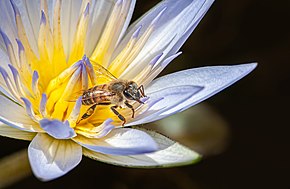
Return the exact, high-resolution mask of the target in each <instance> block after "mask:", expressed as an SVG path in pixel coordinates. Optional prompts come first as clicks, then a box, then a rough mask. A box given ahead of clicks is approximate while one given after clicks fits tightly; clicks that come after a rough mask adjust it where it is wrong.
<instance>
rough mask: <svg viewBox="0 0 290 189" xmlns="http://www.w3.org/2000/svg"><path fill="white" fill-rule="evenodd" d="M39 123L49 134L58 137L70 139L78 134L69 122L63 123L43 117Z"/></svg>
mask: <svg viewBox="0 0 290 189" xmlns="http://www.w3.org/2000/svg"><path fill="white" fill-rule="evenodd" d="M39 123H40V126H41V128H43V130H45V131H46V132H47V134H49V135H50V136H52V137H54V138H56V139H69V138H72V137H75V136H76V133H75V131H74V130H73V128H71V127H70V125H69V123H68V122H64V123H63V122H61V121H59V120H56V119H53V120H49V119H42V120H40V121H39Z"/></svg>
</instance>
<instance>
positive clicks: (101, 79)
mask: <svg viewBox="0 0 290 189" xmlns="http://www.w3.org/2000/svg"><path fill="white" fill-rule="evenodd" d="M93 67H94V71H95V74H96V77H97V83H98V84H102V83H108V82H110V81H113V80H116V79H117V78H116V77H115V76H114V75H113V74H111V73H110V72H109V71H108V70H107V69H106V68H104V67H103V66H101V65H100V64H97V63H94V64H93Z"/></svg>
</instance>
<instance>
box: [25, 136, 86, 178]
mask: <svg viewBox="0 0 290 189" xmlns="http://www.w3.org/2000/svg"><path fill="white" fill-rule="evenodd" d="M28 157H29V161H30V164H31V168H32V171H33V173H34V175H35V176H36V177H37V178H39V179H40V180H42V181H49V180H52V179H56V178H58V177H60V176H63V175H64V174H66V173H67V172H69V171H70V170H72V169H73V168H74V167H76V166H77V165H78V164H79V163H80V161H81V159H82V148H81V146H79V145H78V144H76V143H75V142H73V141H71V140H56V139H54V138H52V137H50V136H49V135H47V134H40V133H39V134H37V135H36V137H35V138H34V139H33V140H32V142H31V143H30V145H29V147H28Z"/></svg>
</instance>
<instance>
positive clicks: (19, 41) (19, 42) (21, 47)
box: [15, 38, 24, 52]
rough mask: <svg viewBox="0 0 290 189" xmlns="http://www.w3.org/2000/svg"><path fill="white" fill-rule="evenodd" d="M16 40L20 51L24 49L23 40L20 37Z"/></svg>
mask: <svg viewBox="0 0 290 189" xmlns="http://www.w3.org/2000/svg"><path fill="white" fill-rule="evenodd" d="M15 40H16V43H17V45H18V51H19V52H21V51H24V46H23V44H22V42H21V40H20V39H17V38H16V39H15Z"/></svg>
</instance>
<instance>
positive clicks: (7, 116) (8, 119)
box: [0, 95, 43, 132]
mask: <svg viewBox="0 0 290 189" xmlns="http://www.w3.org/2000/svg"><path fill="white" fill-rule="evenodd" d="M0 105H1V108H0V121H1V122H3V123H5V124H7V125H9V126H11V127H14V128H16V129H20V130H24V131H30V132H35V131H37V132H43V130H42V129H41V128H40V127H39V125H38V123H36V122H33V121H32V119H31V118H30V117H29V116H28V115H27V113H26V111H25V109H24V108H23V107H21V106H20V105H18V104H16V103H14V102H12V101H11V100H9V99H8V98H6V97H4V96H2V95H0ZM4 107H5V108H4Z"/></svg>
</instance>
